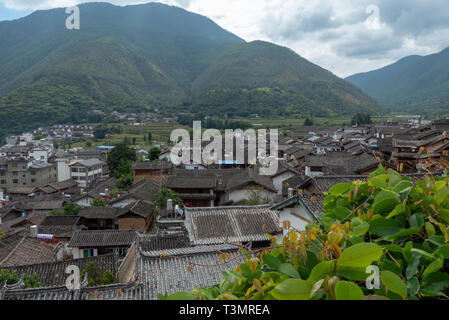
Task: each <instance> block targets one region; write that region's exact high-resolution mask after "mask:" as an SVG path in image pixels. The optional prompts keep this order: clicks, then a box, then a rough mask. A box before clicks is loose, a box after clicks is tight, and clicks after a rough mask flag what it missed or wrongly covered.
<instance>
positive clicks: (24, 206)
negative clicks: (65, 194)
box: [16, 199, 66, 217]
mask: <svg viewBox="0 0 449 320" xmlns="http://www.w3.org/2000/svg"><path fill="white" fill-rule="evenodd" d="M65 204H66V202H65V201H64V200H57V199H56V200H40V201H35V200H33V201H24V202H22V203H19V204H17V205H16V207H17V208H18V209H19V210H23V212H25V214H26V217H35V216H47V215H50V214H52V212H53V211H54V210H59V211H62V210H63V208H64V205H65Z"/></svg>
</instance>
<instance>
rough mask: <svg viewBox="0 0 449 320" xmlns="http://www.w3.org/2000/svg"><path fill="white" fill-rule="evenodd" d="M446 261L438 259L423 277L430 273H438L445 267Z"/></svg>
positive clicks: (428, 267) (425, 271) (429, 266)
mask: <svg viewBox="0 0 449 320" xmlns="http://www.w3.org/2000/svg"><path fill="white" fill-rule="evenodd" d="M443 264H444V261H443V259H436V260H435V261H433V262H432V263H431V264H429V265H428V266H427V268H426V269H425V270H424V272H423V274H422V276H423V277H425V276H427V275H428V274H430V273H434V272H437V271H438V270H440V269H441V268H442V267H443Z"/></svg>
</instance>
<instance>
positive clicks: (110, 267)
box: [0, 254, 118, 287]
mask: <svg viewBox="0 0 449 320" xmlns="http://www.w3.org/2000/svg"><path fill="white" fill-rule="evenodd" d="M90 262H93V263H94V265H95V267H96V268H97V270H98V271H99V272H100V273H101V274H103V273H104V272H105V271H111V272H112V273H114V274H115V273H116V272H117V264H118V263H117V256H116V255H114V254H108V255H102V256H97V257H90V258H84V259H73V260H64V261H56V262H48V263H40V264H31V265H22V266H13V267H7V268H2V267H0V270H1V269H8V270H17V274H18V275H19V277H23V275H32V274H34V273H37V275H38V277H39V282H41V283H42V285H43V286H44V287H51V286H63V285H65V281H66V279H67V274H66V273H65V270H66V268H67V267H68V266H71V265H74V266H77V267H78V268H79V269H80V271H82V270H83V269H84V268H85V267H86V266H87V264H88V263H90Z"/></svg>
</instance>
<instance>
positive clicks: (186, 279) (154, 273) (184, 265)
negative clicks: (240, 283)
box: [137, 245, 244, 300]
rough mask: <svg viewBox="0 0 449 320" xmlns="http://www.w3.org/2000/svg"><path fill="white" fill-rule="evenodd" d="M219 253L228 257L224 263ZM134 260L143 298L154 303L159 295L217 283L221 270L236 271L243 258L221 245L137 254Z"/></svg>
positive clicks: (232, 248) (233, 250) (232, 247)
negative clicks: (143, 293) (142, 287)
mask: <svg viewBox="0 0 449 320" xmlns="http://www.w3.org/2000/svg"><path fill="white" fill-rule="evenodd" d="M222 253H225V254H227V255H228V257H227V260H226V262H223V261H222V260H220V255H221V254H222ZM137 261H138V263H137V277H138V280H139V282H140V283H143V284H144V288H145V297H146V298H147V299H150V300H156V299H157V297H158V294H172V293H174V292H177V291H192V290H194V289H196V288H199V287H210V286H212V285H215V284H217V283H220V282H221V280H222V279H223V275H222V271H225V270H231V269H235V268H236V267H237V266H238V265H239V264H241V263H242V262H243V261H244V258H243V256H241V255H239V254H238V253H237V248H236V247H234V246H226V245H225V246H223V245H222V246H207V247H193V248H184V249H174V250H164V251H162V250H161V251H153V252H140V253H139V258H138V260H137Z"/></svg>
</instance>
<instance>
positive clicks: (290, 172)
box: [271, 161, 299, 195]
mask: <svg viewBox="0 0 449 320" xmlns="http://www.w3.org/2000/svg"><path fill="white" fill-rule="evenodd" d="M298 174H299V172H298V171H297V170H296V169H295V168H293V167H292V166H290V165H289V164H288V163H286V162H285V161H279V162H278V170H277V172H276V173H275V174H274V175H272V176H271V181H272V183H273V186H274V188H275V189H276V190H277V194H278V195H282V183H283V182H284V181H285V180H288V179H290V178H291V177H294V176H296V175H298Z"/></svg>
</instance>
